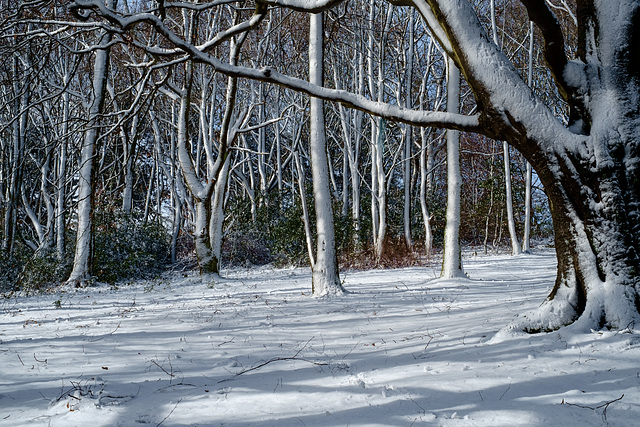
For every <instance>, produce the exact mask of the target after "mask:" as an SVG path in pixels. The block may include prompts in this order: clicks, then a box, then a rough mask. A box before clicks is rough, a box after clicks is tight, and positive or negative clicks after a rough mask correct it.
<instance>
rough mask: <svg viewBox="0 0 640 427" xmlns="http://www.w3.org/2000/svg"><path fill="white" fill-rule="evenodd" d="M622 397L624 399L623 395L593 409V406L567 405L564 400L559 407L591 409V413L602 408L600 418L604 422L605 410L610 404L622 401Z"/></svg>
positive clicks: (605, 418) (605, 417)
mask: <svg viewBox="0 0 640 427" xmlns="http://www.w3.org/2000/svg"><path fill="white" fill-rule="evenodd" d="M623 397H624V394H623V395H622V396H620V397H619V398H617V399H613V400H611V401H609V402H605V403H603V404H602V405H599V406H595V407H593V406H586V405H578V404H577V403H569V402H565V401H564V399H562V403H561V405H568V406H576V407H578V408H583V409H591V410H592V411H595V410H597V409H601V408H604V411H602V418H604V420H605V421H606V420H607V409H608V408H609V405H611V404H612V403H614V402H618V401H620V400H622V398H623Z"/></svg>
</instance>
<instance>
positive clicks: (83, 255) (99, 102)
mask: <svg viewBox="0 0 640 427" xmlns="http://www.w3.org/2000/svg"><path fill="white" fill-rule="evenodd" d="M109 6H110V7H112V6H113V1H112V0H111V1H109ZM110 41H111V34H110V33H108V32H104V34H103V35H102V36H101V37H100V40H99V42H100V44H101V45H102V46H104V45H107V44H108V43H109V42H110ZM108 67H109V48H108V47H106V48H100V49H97V50H96V53H95V59H94V63H93V83H92V88H93V99H92V101H91V107H90V109H89V121H88V123H87V127H88V130H87V131H86V133H85V137H84V141H83V143H82V149H81V152H80V171H79V174H78V208H77V211H78V229H77V235H76V249H75V255H74V258H73V269H72V271H71V274H70V275H69V279H68V281H69V282H76V283H80V282H84V281H86V280H88V279H89V277H90V275H91V261H92V259H91V258H92V252H93V248H92V245H93V202H94V191H93V189H94V186H93V175H94V162H95V153H96V145H97V141H98V135H99V129H98V121H99V120H100V115H101V114H102V106H103V103H104V98H105V90H106V85H107V75H108Z"/></svg>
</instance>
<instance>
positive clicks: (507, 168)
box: [502, 141, 520, 255]
mask: <svg viewBox="0 0 640 427" xmlns="http://www.w3.org/2000/svg"><path fill="white" fill-rule="evenodd" d="M502 150H503V158H504V188H505V193H506V194H505V197H506V198H505V204H506V207H507V225H508V227H509V236H510V237H511V255H520V242H519V241H518V234H517V233H516V221H515V219H514V217H513V197H512V195H511V189H512V185H511V159H510V157H511V156H509V144H507V142H506V141H503V142H502Z"/></svg>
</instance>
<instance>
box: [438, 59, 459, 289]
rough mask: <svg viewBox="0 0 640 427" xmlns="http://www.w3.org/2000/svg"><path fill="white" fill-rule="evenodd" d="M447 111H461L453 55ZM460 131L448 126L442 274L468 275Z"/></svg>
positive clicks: (448, 276) (450, 67)
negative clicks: (464, 260) (462, 242)
mask: <svg viewBox="0 0 640 427" xmlns="http://www.w3.org/2000/svg"><path fill="white" fill-rule="evenodd" d="M447 111H448V112H450V113H458V112H459V111H460V70H458V68H457V67H456V66H455V63H454V62H453V60H451V59H450V58H449V59H448V76H447ZM461 186H462V178H461V176H460V133H459V132H458V131H455V130H447V212H446V216H447V223H446V225H445V231H444V256H443V260H442V273H441V276H442V277H443V278H445V279H452V278H456V277H464V270H463V268H462V250H461V248H460V187H461Z"/></svg>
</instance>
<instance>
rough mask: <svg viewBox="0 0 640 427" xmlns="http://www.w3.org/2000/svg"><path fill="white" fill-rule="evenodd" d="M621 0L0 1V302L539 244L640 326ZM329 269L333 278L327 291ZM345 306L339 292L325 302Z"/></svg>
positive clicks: (587, 323)
mask: <svg viewBox="0 0 640 427" xmlns="http://www.w3.org/2000/svg"><path fill="white" fill-rule="evenodd" d="M639 13H640V2H638V1H631V0H627V1H602V0H600V1H597V0H575V1H574V0H547V1H544V0H519V1H515V0H490V1H489V0H456V1H446V0H439V1H438V0H415V1H413V0H393V1H381V0H369V1H365V0H349V1H339V0H308V1H306V0H264V1H262V0H256V1H254V0H247V1H229V0H214V1H211V2H205V1H193V2H191V1H184V2H183V1H177V2H169V1H166V0H159V1H148V0H136V1H132V0H76V1H64V0H33V1H23V0H0V57H1V58H2V61H0V144H1V147H0V156H1V158H0V226H1V227H0V241H1V248H0V289H1V290H2V291H4V292H7V293H10V292H11V291H15V290H21V291H25V292H27V293H29V292H37V291H40V290H43V289H47V288H50V287H51V286H55V285H59V284H72V285H77V286H84V285H88V284H93V283H96V282H102V283H116V282H119V281H122V280H125V279H133V278H136V279H137V278H143V277H147V278H150V277H157V276H158V275H159V274H160V273H161V272H162V271H163V270H165V269H168V268H169V269H174V270H175V269H194V268H195V269H198V271H199V272H200V274H202V275H205V276H210V277H212V280H214V281H215V280H217V278H218V277H219V275H220V273H221V271H222V270H221V269H222V268H223V267H229V266H237V265H265V264H269V263H272V264H273V265H276V266H290V265H304V266H308V267H310V269H311V272H312V278H311V291H312V293H313V294H314V295H317V296H324V295H340V294H342V293H343V292H344V288H343V286H342V280H341V272H342V271H346V270H348V269H366V268H372V267H398V266H408V265H426V264H430V265H441V266H442V268H441V270H442V271H441V274H442V276H443V277H445V278H455V277H464V275H465V272H464V266H463V263H462V261H461V247H465V248H471V251H473V252H475V253H485V254H486V253H488V252H492V253H495V252H497V251H508V252H510V253H511V254H513V255H518V254H520V253H521V252H523V251H524V252H528V251H530V248H531V245H532V243H531V242H532V241H534V242H538V243H539V244H541V245H545V246H553V247H555V250H556V254H557V261H558V263H557V265H558V267H557V276H556V281H555V286H554V287H553V289H552V290H551V291H550V294H549V296H548V297H547V299H546V301H545V303H544V304H543V306H542V307H541V308H540V309H539V310H538V311H537V312H536V313H534V314H530V315H527V316H522V317H521V318H520V319H519V320H518V321H516V322H515V323H514V324H513V325H512V327H513V328H515V329H518V330H525V331H528V332H540V331H548V330H555V329H558V328H560V327H563V326H566V325H570V324H574V325H575V327H577V328H581V329H586V330H589V329H590V328H601V327H605V326H606V327H610V328H619V329H624V328H629V327H631V328H633V327H634V325H635V322H636V321H637V320H640V314H639V311H640V273H639V272H638V267H637V266H638V265H639V258H638V257H639V256H640V241H639V239H640V214H639V206H640V205H639V202H640V186H639V185H637V184H638V182H640V178H639V176H638V173H639V172H638V163H639V158H638V141H640V132H639V131H638V124H640V123H639V122H638V112H639V111H640V99H639V97H638V94H639V93H640V90H639V87H638V83H639V80H640V64H639V63H638V61H637V59H636V58H638V57H640V56H638V52H637V50H638V46H639V44H638V40H640V39H638V37H639V36H640V35H639V34H638V29H637V27H638V26H637V25H635V24H636V23H637V17H638V14H639ZM341 269H342V270H341ZM347 290H348V289H347Z"/></svg>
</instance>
